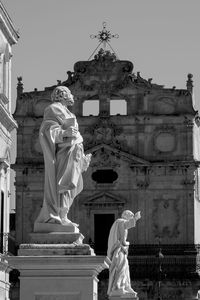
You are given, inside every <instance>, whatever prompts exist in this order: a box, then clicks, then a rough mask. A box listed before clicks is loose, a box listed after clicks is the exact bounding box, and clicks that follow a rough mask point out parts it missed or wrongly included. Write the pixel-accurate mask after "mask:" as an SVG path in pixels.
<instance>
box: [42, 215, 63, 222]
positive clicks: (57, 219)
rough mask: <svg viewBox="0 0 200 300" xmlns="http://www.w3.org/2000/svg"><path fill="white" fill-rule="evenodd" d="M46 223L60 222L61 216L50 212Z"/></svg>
mask: <svg viewBox="0 0 200 300" xmlns="http://www.w3.org/2000/svg"><path fill="white" fill-rule="evenodd" d="M46 223H51V224H62V221H61V218H60V217H59V216H53V215H51V214H50V219H49V220H48V221H47V222H46Z"/></svg>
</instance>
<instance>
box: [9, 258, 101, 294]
mask: <svg viewBox="0 0 200 300" xmlns="http://www.w3.org/2000/svg"><path fill="white" fill-rule="evenodd" d="M8 260H9V264H10V265H11V266H12V267H13V268H16V269H18V270H19V271H20V300H27V299H28V300H97V288H98V279H97V275H98V274H99V272H101V271H102V270H103V269H104V268H105V267H106V265H105V264H104V257H102V256H89V255H79V256H74V255H67V256H64V255H59V256H58V255H55V256H54V255H51V256H42V255H41V256H16V257H14V256H12V257H9V258H8Z"/></svg>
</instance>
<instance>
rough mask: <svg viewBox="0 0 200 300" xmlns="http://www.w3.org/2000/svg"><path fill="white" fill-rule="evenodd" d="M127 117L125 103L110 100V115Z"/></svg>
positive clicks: (123, 101)
mask: <svg viewBox="0 0 200 300" xmlns="http://www.w3.org/2000/svg"><path fill="white" fill-rule="evenodd" d="M117 114H119V115H127V102H126V100H120V99H119V100H117V99H113V100H110V115H117Z"/></svg>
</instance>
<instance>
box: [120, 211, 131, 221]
mask: <svg viewBox="0 0 200 300" xmlns="http://www.w3.org/2000/svg"><path fill="white" fill-rule="evenodd" d="M133 216H134V213H132V211H130V210H124V211H123V213H122V218H123V219H125V220H130V219H131V218H133Z"/></svg>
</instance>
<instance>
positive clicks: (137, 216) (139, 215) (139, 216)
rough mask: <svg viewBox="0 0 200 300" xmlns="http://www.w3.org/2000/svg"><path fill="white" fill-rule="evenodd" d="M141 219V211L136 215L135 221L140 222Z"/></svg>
mask: <svg viewBox="0 0 200 300" xmlns="http://www.w3.org/2000/svg"><path fill="white" fill-rule="evenodd" d="M139 219H141V213H140V211H138V212H136V213H135V220H136V221H138V220H139Z"/></svg>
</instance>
